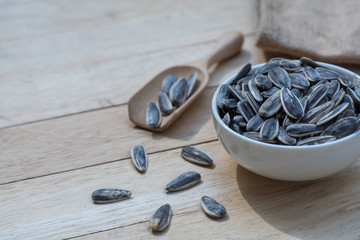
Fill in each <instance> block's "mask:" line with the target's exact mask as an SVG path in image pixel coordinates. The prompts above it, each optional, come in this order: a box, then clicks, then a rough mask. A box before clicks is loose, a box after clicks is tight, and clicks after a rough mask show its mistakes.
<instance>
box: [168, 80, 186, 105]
mask: <svg viewBox="0 0 360 240" xmlns="http://www.w3.org/2000/svg"><path fill="white" fill-rule="evenodd" d="M187 87H188V85H187V81H186V79H185V78H180V79H178V80H176V82H175V83H174V84H173V85H172V86H171V88H170V90H169V98H170V100H171V101H172V103H173V104H174V106H180V105H181V104H183V103H184V102H185V100H186V93H187Z"/></svg>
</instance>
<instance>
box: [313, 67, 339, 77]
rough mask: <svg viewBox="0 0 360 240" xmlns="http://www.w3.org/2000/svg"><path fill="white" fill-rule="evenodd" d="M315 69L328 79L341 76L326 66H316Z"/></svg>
mask: <svg viewBox="0 0 360 240" xmlns="http://www.w3.org/2000/svg"><path fill="white" fill-rule="evenodd" d="M315 70H316V71H317V72H318V73H319V74H320V76H321V78H324V79H326V80H332V79H338V77H339V74H338V73H337V72H335V71H332V70H330V69H327V68H324V67H316V68H315Z"/></svg>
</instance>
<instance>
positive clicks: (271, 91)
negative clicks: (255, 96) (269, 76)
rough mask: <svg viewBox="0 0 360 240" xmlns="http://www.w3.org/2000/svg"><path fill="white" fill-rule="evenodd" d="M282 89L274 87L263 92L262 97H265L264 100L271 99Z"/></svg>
mask: <svg viewBox="0 0 360 240" xmlns="http://www.w3.org/2000/svg"><path fill="white" fill-rule="evenodd" d="M279 90H280V88H278V87H272V88H270V89H268V90H266V91H262V92H261V95H262V96H263V97H264V98H269V97H271V96H272V95H273V94H274V93H276V92H277V91H279Z"/></svg>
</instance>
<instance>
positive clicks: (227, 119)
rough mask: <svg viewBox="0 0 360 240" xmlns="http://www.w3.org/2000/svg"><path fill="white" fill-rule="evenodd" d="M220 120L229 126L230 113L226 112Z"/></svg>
mask: <svg viewBox="0 0 360 240" xmlns="http://www.w3.org/2000/svg"><path fill="white" fill-rule="evenodd" d="M221 120H222V121H223V122H224V123H225V124H226V125H228V126H229V125H230V123H231V118H230V114H229V113H226V114H225V115H224V117H223V118H222V119H221Z"/></svg>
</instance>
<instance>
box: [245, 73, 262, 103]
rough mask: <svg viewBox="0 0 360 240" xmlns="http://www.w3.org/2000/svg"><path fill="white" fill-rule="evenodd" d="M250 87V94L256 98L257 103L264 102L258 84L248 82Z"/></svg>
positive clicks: (251, 81) (252, 81) (253, 81)
mask: <svg viewBox="0 0 360 240" xmlns="http://www.w3.org/2000/svg"><path fill="white" fill-rule="evenodd" d="M248 86H249V89H250V93H251V94H252V96H253V97H254V98H255V100H256V101H258V102H261V101H262V100H263V97H262V96H261V94H260V91H259V89H258V88H257V86H256V84H255V80H254V79H251V80H250V81H249V82H248Z"/></svg>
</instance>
